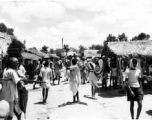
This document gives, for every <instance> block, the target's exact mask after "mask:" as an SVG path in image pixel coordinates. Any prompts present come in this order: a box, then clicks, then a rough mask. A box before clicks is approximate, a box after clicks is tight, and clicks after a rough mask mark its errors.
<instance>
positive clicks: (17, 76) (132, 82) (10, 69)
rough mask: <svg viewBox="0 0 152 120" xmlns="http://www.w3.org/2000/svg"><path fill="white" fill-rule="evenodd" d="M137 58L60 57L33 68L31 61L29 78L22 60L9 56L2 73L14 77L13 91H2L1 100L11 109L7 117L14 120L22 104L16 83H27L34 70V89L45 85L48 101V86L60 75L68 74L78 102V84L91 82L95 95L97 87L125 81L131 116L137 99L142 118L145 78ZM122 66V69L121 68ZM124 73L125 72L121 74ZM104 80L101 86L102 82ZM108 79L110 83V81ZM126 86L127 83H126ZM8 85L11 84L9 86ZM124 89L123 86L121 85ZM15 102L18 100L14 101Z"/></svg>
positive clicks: (45, 95)
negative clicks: (19, 104)
mask: <svg viewBox="0 0 152 120" xmlns="http://www.w3.org/2000/svg"><path fill="white" fill-rule="evenodd" d="M137 63H138V61H137V59H135V58H134V59H131V62H130V65H129V64H127V62H126V61H125V60H123V59H122V60H121V65H120V63H119V61H117V60H116V58H114V57H113V58H111V59H109V58H107V57H106V56H102V57H101V58H97V57H91V58H79V57H76V56H73V57H71V58H65V59H64V60H61V59H57V60H55V61H52V60H50V59H47V60H44V61H41V60H39V61H38V62H37V66H36V68H35V69H34V68H33V66H32V62H31V63H30V65H29V68H30V70H31V72H30V74H29V77H28V78H27V74H26V69H25V68H24V66H23V61H22V60H21V61H18V59H17V58H10V59H9V60H8V61H7V62H6V65H5V66H6V68H5V69H4V72H3V78H4V79H11V80H12V81H11V82H10V83H9V85H10V86H11V92H10V91H8V90H6V89H5V91H8V92H10V93H8V94H7V92H3V93H1V94H0V99H1V98H2V97H3V99H5V100H6V101H7V102H8V103H9V105H10V110H9V114H8V118H7V120H12V118H13V111H14V106H15V105H16V104H17V103H19V100H20V99H19V94H18V91H19V90H18V89H17V87H16V86H17V84H18V83H20V84H21V85H23V86H24V84H23V83H24V82H21V81H26V80H27V79H31V78H33V71H35V73H36V74H35V77H34V78H36V79H35V81H34V84H33V89H35V85H36V84H37V83H38V84H40V86H41V87H42V98H43V101H42V102H43V103H44V104H46V103H47V98H48V94H49V88H50V86H51V85H54V81H55V80H58V84H60V78H61V77H65V81H69V88H70V90H71V92H72V94H73V103H75V102H79V101H80V98H79V86H80V84H87V83H90V85H91V94H92V97H93V98H95V89H100V88H104V89H105V91H107V90H108V87H110V86H113V88H114V89H115V88H117V86H119V85H121V86H123V85H124V83H125V81H127V82H126V84H127V83H128V84H127V85H128V87H127V88H128V89H127V90H128V95H127V96H128V101H130V111H131V116H132V119H134V110H133V107H134V101H137V102H138V106H139V107H138V110H137V117H136V118H137V119H138V118H139V115H140V112H141V109H142V100H143V91H142V89H141V86H140V84H139V81H140V78H141V77H142V72H141V70H140V69H138V68H137V66H138V65H139V64H137ZM120 67H121V68H122V69H119V68H120ZM62 71H64V72H65V74H64V76H61V72H62ZM121 73H122V74H121ZM120 76H121V77H122V80H123V82H120V81H121V80H119V77H120ZM99 82H101V86H100V85H99ZM108 82H109V84H108ZM127 85H126V86H127ZM6 87H8V86H6ZM122 88H123V87H122ZM14 101H15V102H14ZM14 113H15V114H16V115H17V118H18V120H20V119H21V113H22V112H21V110H20V109H19V106H18V109H17V110H15V112H14Z"/></svg>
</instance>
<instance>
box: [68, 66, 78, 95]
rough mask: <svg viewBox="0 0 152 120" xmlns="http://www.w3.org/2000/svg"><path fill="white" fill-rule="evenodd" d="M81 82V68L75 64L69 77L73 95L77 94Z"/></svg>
mask: <svg viewBox="0 0 152 120" xmlns="http://www.w3.org/2000/svg"><path fill="white" fill-rule="evenodd" d="M80 83H81V75H80V69H79V67H78V66H77V65H73V66H71V67H70V79H69V87H70V90H71V91H72V93H73V95H76V93H77V91H78V89H79V84H80Z"/></svg>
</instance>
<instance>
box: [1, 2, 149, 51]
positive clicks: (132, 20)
mask: <svg viewBox="0 0 152 120" xmlns="http://www.w3.org/2000/svg"><path fill="white" fill-rule="evenodd" d="M0 22H3V23H4V24H5V25H6V26H7V27H11V28H13V29H14V34H15V35H16V36H17V38H18V39H19V40H20V41H24V40H25V41H26V47H27V48H31V47H36V48H38V49H41V48H42V46H44V45H46V46H48V47H49V49H50V48H53V49H56V48H62V38H63V44H66V45H67V44H68V45H69V46H70V47H74V48H78V47H79V46H80V45H83V46H85V47H89V46H91V45H92V44H103V41H104V40H106V38H107V36H108V35H109V34H112V35H114V36H116V37H117V36H118V35H119V34H122V33H125V34H126V36H127V37H128V39H131V38H132V37H134V36H137V35H138V34H139V33H141V32H144V33H146V34H149V35H150V36H152V1H151V0H0Z"/></svg>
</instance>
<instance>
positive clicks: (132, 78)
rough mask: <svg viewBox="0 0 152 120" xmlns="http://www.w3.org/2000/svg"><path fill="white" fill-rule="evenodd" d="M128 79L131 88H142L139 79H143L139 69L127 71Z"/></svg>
mask: <svg viewBox="0 0 152 120" xmlns="http://www.w3.org/2000/svg"><path fill="white" fill-rule="evenodd" d="M126 78H128V83H129V85H130V87H140V84H139V81H138V78H141V71H140V70H139V69H135V70H131V69H126Z"/></svg>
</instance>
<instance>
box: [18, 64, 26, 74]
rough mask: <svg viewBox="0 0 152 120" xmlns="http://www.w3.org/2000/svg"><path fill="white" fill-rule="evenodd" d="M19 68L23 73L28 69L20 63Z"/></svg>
mask: <svg viewBox="0 0 152 120" xmlns="http://www.w3.org/2000/svg"><path fill="white" fill-rule="evenodd" d="M19 70H20V71H21V72H22V74H23V75H25V73H26V70H25V68H24V66H23V65H20V67H19Z"/></svg>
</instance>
